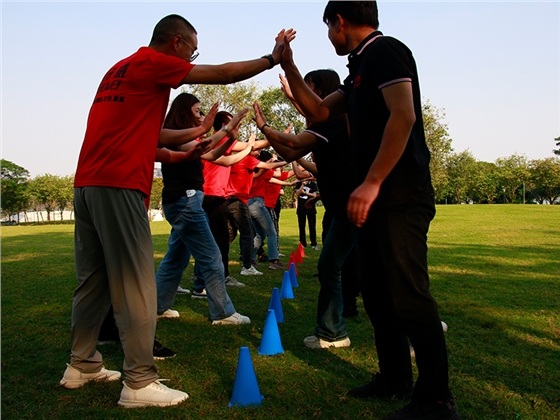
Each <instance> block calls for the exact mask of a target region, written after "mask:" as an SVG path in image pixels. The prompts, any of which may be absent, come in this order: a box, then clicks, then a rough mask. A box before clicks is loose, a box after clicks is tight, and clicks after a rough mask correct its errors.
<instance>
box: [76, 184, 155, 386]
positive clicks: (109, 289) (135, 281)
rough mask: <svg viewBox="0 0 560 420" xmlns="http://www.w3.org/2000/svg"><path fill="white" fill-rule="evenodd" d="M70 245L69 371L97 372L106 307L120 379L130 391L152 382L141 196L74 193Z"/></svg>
mask: <svg viewBox="0 0 560 420" xmlns="http://www.w3.org/2000/svg"><path fill="white" fill-rule="evenodd" d="M74 211H75V217H76V225H75V233H74V244H75V256H76V276H77V279H78V287H77V289H76V291H75V292H74V297H73V300H72V356H71V365H72V367H74V368H76V369H78V370H80V371H82V372H96V371H99V370H100V369H101V365H102V357H101V354H100V353H99V352H98V351H97V350H96V345H97V337H98V334H99V330H100V328H101V324H102V323H103V319H104V318H105V316H106V315H107V312H108V310H109V306H110V305H111V303H112V304H113V310H114V313H115V320H116V323H117V326H118V328H119V332H120V339H121V343H122V346H123V351H124V362H123V371H124V380H125V382H126V383H127V385H128V386H130V387H131V388H133V389H139V388H143V387H145V386H146V385H149V384H150V383H152V382H153V381H155V380H156V379H157V378H158V375H157V367H156V365H155V363H154V358H153V355H152V350H153V343H154V335H155V328H156V320H157V318H156V284H155V276H154V257H153V246H152V237H151V232H150V226H149V223H148V218H147V214H146V207H145V206H144V202H143V196H142V193H141V192H139V191H135V190H127V189H118V188H104V187H83V188H75V189H74Z"/></svg>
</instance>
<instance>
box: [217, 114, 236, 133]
mask: <svg viewBox="0 0 560 420" xmlns="http://www.w3.org/2000/svg"><path fill="white" fill-rule="evenodd" d="M232 118H233V115H231V114H230V113H229V112H227V111H220V112H218V113H217V114H216V116H215V117H214V124H212V127H214V131H218V130H219V129H220V128H222V126H223V125H225V124H227V123H228V122H229V120H230V119H232Z"/></svg>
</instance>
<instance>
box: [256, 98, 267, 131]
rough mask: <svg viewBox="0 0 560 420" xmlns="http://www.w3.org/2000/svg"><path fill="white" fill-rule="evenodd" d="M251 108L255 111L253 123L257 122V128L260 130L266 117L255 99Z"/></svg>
mask: <svg viewBox="0 0 560 420" xmlns="http://www.w3.org/2000/svg"><path fill="white" fill-rule="evenodd" d="M253 110H254V111H255V115H254V116H253V121H255V123H256V124H257V128H258V129H259V130H260V129H261V128H262V126H263V125H265V124H266V118H265V116H264V114H263V112H262V109H261V106H260V105H259V103H258V102H256V101H255V103H253Z"/></svg>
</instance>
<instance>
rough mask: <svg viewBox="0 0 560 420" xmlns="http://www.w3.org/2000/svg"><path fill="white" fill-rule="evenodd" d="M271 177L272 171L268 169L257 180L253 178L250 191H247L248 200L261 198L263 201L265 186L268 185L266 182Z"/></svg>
mask: <svg viewBox="0 0 560 420" xmlns="http://www.w3.org/2000/svg"><path fill="white" fill-rule="evenodd" d="M272 175H274V171H273V170H272V169H268V170H266V171H265V172H264V173H263V174H262V175H261V176H259V177H258V178H253V185H252V186H251V191H249V198H253V197H262V198H263V199H264V196H265V195H266V184H268V183H269V182H268V180H269V179H270V178H272Z"/></svg>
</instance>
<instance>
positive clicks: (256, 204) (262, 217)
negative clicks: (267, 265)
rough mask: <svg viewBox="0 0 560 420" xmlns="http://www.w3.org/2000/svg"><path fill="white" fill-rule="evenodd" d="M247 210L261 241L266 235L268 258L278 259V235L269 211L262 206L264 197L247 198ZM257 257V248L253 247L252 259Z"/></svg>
mask: <svg viewBox="0 0 560 420" xmlns="http://www.w3.org/2000/svg"><path fill="white" fill-rule="evenodd" d="M249 212H250V213H251V218H252V219H253V226H254V227H255V231H256V233H257V235H259V236H260V237H261V239H262V241H264V240H265V238H267V237H268V259H269V260H277V259H278V236H277V235H276V229H275V227H274V223H273V222H272V218H271V217H270V213H269V212H268V210H267V209H266V207H265V206H264V198H262V197H253V198H250V199H249ZM256 259H257V250H256V249H253V260H256Z"/></svg>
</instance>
